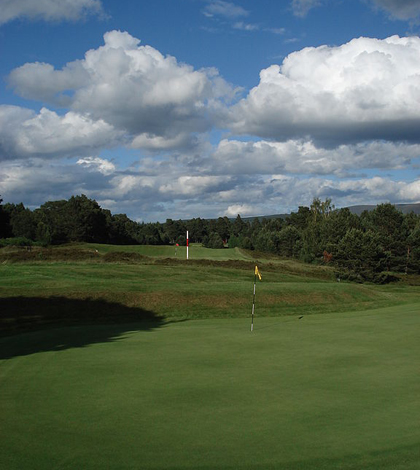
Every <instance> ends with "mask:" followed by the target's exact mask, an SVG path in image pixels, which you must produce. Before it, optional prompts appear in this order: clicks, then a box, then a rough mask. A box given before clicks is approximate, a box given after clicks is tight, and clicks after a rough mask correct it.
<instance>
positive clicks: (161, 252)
mask: <svg viewBox="0 0 420 470" xmlns="http://www.w3.org/2000/svg"><path fill="white" fill-rule="evenodd" d="M74 248H75V249H90V250H92V249H93V250H98V252H99V253H111V252H115V251H122V252H128V253H138V254H140V255H144V256H153V257H159V258H175V257H176V258H178V259H186V257H187V247H185V246H178V247H175V246H166V245H164V246H161V245H156V246H154V245H153V246H152V245H100V244H90V243H89V244H88V243H86V244H77V245H74ZM188 258H189V259H190V260H196V259H215V260H244V259H250V257H249V256H248V255H246V254H245V253H244V252H243V251H241V250H240V249H239V248H231V249H229V248H223V249H210V248H204V247H203V246H201V244H194V243H193V244H191V245H190V246H189V250H188Z"/></svg>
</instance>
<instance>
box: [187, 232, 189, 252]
mask: <svg viewBox="0 0 420 470" xmlns="http://www.w3.org/2000/svg"><path fill="white" fill-rule="evenodd" d="M188 242H189V240H188V230H187V259H188V245H189V243H188Z"/></svg>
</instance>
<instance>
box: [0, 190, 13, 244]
mask: <svg viewBox="0 0 420 470" xmlns="http://www.w3.org/2000/svg"><path fill="white" fill-rule="evenodd" d="M2 202H3V199H2V198H1V197H0V238H7V237H10V235H11V233H10V232H11V230H10V225H9V222H10V215H9V214H8V213H7V212H6V211H5V210H4V208H3V206H2Z"/></svg>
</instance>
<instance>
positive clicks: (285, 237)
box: [0, 195, 420, 283]
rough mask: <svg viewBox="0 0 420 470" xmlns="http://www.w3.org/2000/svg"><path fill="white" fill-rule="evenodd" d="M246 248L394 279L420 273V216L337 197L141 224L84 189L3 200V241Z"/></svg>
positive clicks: (355, 275) (355, 276) (344, 274)
mask: <svg viewBox="0 0 420 470" xmlns="http://www.w3.org/2000/svg"><path fill="white" fill-rule="evenodd" d="M187 230H188V231H189V239H190V242H193V243H194V242H196V243H202V244H203V245H204V246H206V247H209V248H223V247H225V246H229V247H230V248H233V247H239V248H244V249H247V250H256V251H258V252H268V253H272V254H275V255H278V256H281V257H286V258H296V259H301V260H303V261H305V262H308V263H312V262H318V263H326V264H331V265H333V266H334V267H335V268H336V270H337V273H340V274H339V275H340V276H341V278H343V279H344V278H348V279H351V280H357V281H361V282H362V281H373V282H380V283H383V282H389V281H390V280H393V279H394V274H395V273H405V274H407V273H419V272H420V216H419V215H416V214H414V213H410V214H403V213H402V212H400V211H399V210H397V209H396V208H395V206H393V205H392V204H381V205H379V206H377V207H376V208H375V209H374V210H372V211H364V212H363V213H362V214H361V215H360V216H358V215H355V214H352V213H351V212H350V210H349V209H347V208H345V209H337V210H336V209H335V208H334V206H333V205H332V204H331V200H330V199H326V200H325V201H321V200H320V199H318V198H316V199H314V200H313V202H312V204H311V205H310V207H304V206H301V207H299V209H298V211H297V212H295V213H292V214H290V215H289V216H287V217H285V218H255V219H253V220H252V221H249V220H243V219H242V218H241V217H240V216H239V215H238V216H237V217H236V219H233V220H232V219H229V218H227V217H219V218H218V219H214V220H206V219H201V218H194V219H191V220H188V221H183V220H172V219H167V220H166V222H165V223H137V222H134V221H132V220H130V219H129V218H128V217H127V216H126V215H124V214H111V212H110V211H109V210H106V209H102V208H101V207H100V206H99V204H98V203H97V202H96V201H94V200H92V199H89V198H87V197H86V196H84V195H81V196H73V197H71V198H70V199H69V200H62V201H49V202H46V203H45V204H43V205H42V206H41V207H40V208H39V209H35V210H34V211H31V210H30V209H28V208H25V207H24V205H23V204H10V203H6V204H2V201H1V199H0V246H6V245H10V244H15V245H16V244H18V245H19V244H20V245H25V246H28V245H33V244H37V245H41V246H48V245H59V244H64V243H71V242H96V243H111V244H148V245H166V244H175V243H178V244H180V245H184V244H185V243H186V237H185V235H186V231H187Z"/></svg>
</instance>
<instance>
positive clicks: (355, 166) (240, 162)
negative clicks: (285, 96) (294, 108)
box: [209, 139, 420, 177]
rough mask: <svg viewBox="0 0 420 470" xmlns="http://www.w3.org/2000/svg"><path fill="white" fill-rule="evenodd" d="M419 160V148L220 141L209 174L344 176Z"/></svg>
mask: <svg viewBox="0 0 420 470" xmlns="http://www.w3.org/2000/svg"><path fill="white" fill-rule="evenodd" d="M418 158H420V145H419V144H413V145H406V144H395V143H392V142H376V141H374V142H368V143H359V144H356V145H340V146H338V147H336V148H332V149H328V148H327V149H326V148H322V147H317V146H316V145H315V144H314V143H313V142H311V141H305V140H289V141H287V142H270V141H258V142H242V141H238V140H226V139H224V140H222V141H221V142H220V143H219V145H218V147H217V148H216V150H215V152H214V154H213V156H212V158H211V160H210V162H209V166H210V168H211V170H210V171H213V172H217V173H221V174H230V175H235V174H236V175H239V174H242V175H244V174H246V175H253V174H260V175H267V174H272V173H273V172H277V173H287V174H302V175H304V174H312V175H331V174H334V175H336V176H341V177H342V176H346V175H348V174H352V173H353V172H354V171H357V170H365V169H372V168H377V169H381V170H384V169H392V170H395V169H401V168H406V167H408V166H409V165H410V163H411V162H412V161H413V160H415V159H418Z"/></svg>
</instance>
